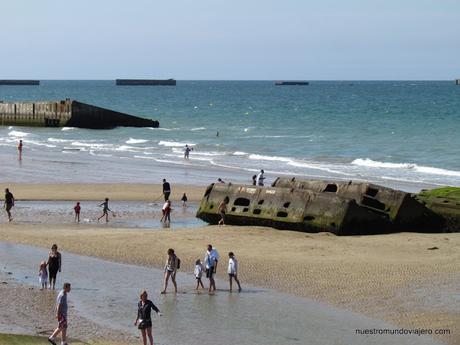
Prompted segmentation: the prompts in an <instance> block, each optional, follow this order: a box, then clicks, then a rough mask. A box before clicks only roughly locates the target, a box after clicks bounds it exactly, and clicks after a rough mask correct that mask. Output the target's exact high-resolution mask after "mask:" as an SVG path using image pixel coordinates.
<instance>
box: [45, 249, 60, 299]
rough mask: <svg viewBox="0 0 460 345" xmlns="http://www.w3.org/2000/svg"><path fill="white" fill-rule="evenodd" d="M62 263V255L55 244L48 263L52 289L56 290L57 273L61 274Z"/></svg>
mask: <svg viewBox="0 0 460 345" xmlns="http://www.w3.org/2000/svg"><path fill="white" fill-rule="evenodd" d="M61 262H62V257H61V253H59V252H58V247H57V244H53V245H52V246H51V251H50V253H49V256H48V262H47V263H46V265H47V266H48V271H49V278H50V289H51V288H52V289H53V290H54V287H55V285H56V276H57V273H58V272H61Z"/></svg>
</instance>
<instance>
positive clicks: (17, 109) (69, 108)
mask: <svg viewBox="0 0 460 345" xmlns="http://www.w3.org/2000/svg"><path fill="white" fill-rule="evenodd" d="M0 125H2V126H30V127H32V126H37V127H79V128H91V129H110V128H115V127H118V126H124V127H159V122H158V121H155V120H150V119H144V118H141V117H137V116H132V115H128V114H124V113H120V112H117V111H113V110H109V109H105V108H101V107H97V106H94V105H91V104H86V103H82V102H78V101H75V100H70V99H66V100H62V101H41V102H40V101H32V102H2V101H0Z"/></svg>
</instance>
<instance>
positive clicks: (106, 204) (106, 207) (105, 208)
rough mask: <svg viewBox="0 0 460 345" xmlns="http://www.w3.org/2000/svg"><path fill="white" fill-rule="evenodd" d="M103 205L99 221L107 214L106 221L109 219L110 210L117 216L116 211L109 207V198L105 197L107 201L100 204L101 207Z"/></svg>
mask: <svg viewBox="0 0 460 345" xmlns="http://www.w3.org/2000/svg"><path fill="white" fill-rule="evenodd" d="M101 206H103V207H104V208H103V210H102V216H100V217H99V218H98V219H97V221H99V220H100V219H101V218H103V217H104V216H105V221H106V222H108V221H109V211H110V212H112V216H114V217H115V213H114V212H113V211H112V210H111V209H110V208H109V198H105V201H104V202H103V203H102V204H100V205H99V207H101Z"/></svg>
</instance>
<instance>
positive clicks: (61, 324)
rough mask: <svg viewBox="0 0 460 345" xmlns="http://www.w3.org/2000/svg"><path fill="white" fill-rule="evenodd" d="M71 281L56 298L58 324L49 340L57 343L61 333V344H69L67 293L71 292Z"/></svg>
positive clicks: (54, 344)
mask: <svg viewBox="0 0 460 345" xmlns="http://www.w3.org/2000/svg"><path fill="white" fill-rule="evenodd" d="M70 290H71V287H70V283H64V286H63V288H62V290H61V292H59V295H58V296H57V298H56V319H57V320H58V326H57V328H56V329H55V330H54V332H53V334H51V336H50V337H49V338H48V341H49V342H50V343H51V344H53V345H56V337H57V335H58V334H59V333H61V345H67V309H68V305H67V294H68V293H69V292H70Z"/></svg>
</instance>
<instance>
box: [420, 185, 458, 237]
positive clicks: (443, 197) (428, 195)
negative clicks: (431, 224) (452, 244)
mask: <svg viewBox="0 0 460 345" xmlns="http://www.w3.org/2000/svg"><path fill="white" fill-rule="evenodd" d="M416 199H417V200H418V201H420V202H423V203H424V204H425V206H426V207H427V208H428V209H430V210H431V211H432V212H434V213H436V214H437V215H438V216H440V217H442V219H443V221H444V226H443V231H446V232H457V231H460V188H458V187H441V188H436V189H431V190H423V191H421V192H420V193H419V194H417V195H416Z"/></svg>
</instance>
